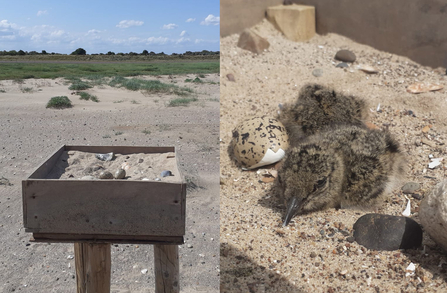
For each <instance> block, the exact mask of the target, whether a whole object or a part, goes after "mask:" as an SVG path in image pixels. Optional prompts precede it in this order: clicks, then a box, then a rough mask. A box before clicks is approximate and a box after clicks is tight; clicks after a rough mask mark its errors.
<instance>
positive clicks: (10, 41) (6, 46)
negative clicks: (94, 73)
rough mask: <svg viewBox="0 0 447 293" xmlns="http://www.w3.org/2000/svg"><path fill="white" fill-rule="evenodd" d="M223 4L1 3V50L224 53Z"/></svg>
mask: <svg viewBox="0 0 447 293" xmlns="http://www.w3.org/2000/svg"><path fill="white" fill-rule="evenodd" d="M219 2H220V1H219V0H184V1H180V0H169V1H160V0H158V1H153V0H146V1H136V0H123V1H110V0H109V1H104V0H99V1H95V0H90V1H85V0H74V1H60V0H58V1H55V0H40V1H20V0H16V1H15V2H14V3H13V4H12V2H11V1H5V0H0V7H1V9H0V51H3V50H6V51H10V50H17V51H18V50H24V51H37V52H41V51H42V50H46V51H47V52H48V53H51V52H56V53H63V54H70V53H71V52H73V51H74V50H76V49H77V48H84V49H85V50H86V51H87V54H92V53H107V52H108V51H113V52H115V53H119V52H123V53H128V52H136V53H141V52H142V51H143V50H148V51H149V52H150V51H154V52H155V53H160V52H164V53H166V54H172V53H184V52H186V51H202V50H209V51H219V50H220V49H219V37H220V34H219V27H220V17H219Z"/></svg>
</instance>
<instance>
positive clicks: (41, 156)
mask: <svg viewBox="0 0 447 293" xmlns="http://www.w3.org/2000/svg"><path fill="white" fill-rule="evenodd" d="M195 77H196V76H195V75H182V76H170V77H169V76H160V77H141V78H146V79H149V78H155V79H158V80H161V81H162V82H166V83H174V84H177V85H180V86H184V85H185V86H188V87H190V88H192V89H193V90H194V91H195V92H196V95H197V98H198V101H197V102H193V103H191V104H190V105H189V106H187V107H167V106H166V105H167V103H168V102H169V101H170V100H171V99H175V98H178V97H177V96H172V95H166V94H155V95H144V94H143V93H141V92H132V91H127V90H124V89H116V88H111V87H108V86H101V87H94V88H93V89H91V90H88V92H89V93H91V94H94V95H96V96H97V97H98V99H99V100H100V102H99V103H94V102H92V101H83V100H80V99H79V96H77V95H71V91H70V90H68V86H69V85H67V84H64V81H63V80H62V79H55V80H32V79H30V80H26V83H25V84H22V85H20V84H17V83H14V82H13V81H1V82H0V90H2V92H0V103H1V107H0V136H1V140H0V177H5V178H7V179H8V180H9V181H10V183H11V184H13V185H12V186H7V185H0V211H1V212H0V233H1V235H2V236H1V237H0V245H1V247H2V249H1V250H0V251H1V252H0V264H1V265H0V292H19V291H20V292H75V290H76V280H75V266H74V261H75V260H74V259H73V255H74V252H73V245H72V244H45V243H30V242H29V239H30V237H31V234H30V233H25V231H24V229H23V220H22V198H21V192H22V191H21V180H23V179H25V178H26V177H27V176H28V175H30V173H31V172H32V171H33V170H34V169H35V168H37V166H39V165H40V164H42V163H43V161H44V160H45V159H46V158H47V157H48V156H49V155H51V154H52V153H53V152H55V151H56V150H57V149H59V148H60V146H61V145H63V144H67V145H129V146H132V145H138V146H175V147H176V151H177V154H178V157H177V160H178V162H179V169H180V172H181V173H182V174H183V176H184V177H185V178H186V180H187V182H189V188H188V192H187V205H186V235H185V241H186V243H185V244H184V245H181V246H180V248H179V251H180V286H181V290H182V292H218V290H219V240H218V239H219V229H218V227H219V183H218V178H219V150H218V145H219V141H218V140H219V116H218V113H219V84H218V83H217V82H218V81H219V75H218V74H210V75H206V77H205V78H204V79H203V80H204V81H205V82H204V83H202V84H192V83H185V82H184V81H185V79H187V78H192V79H194V78H195ZM211 82H213V83H211ZM26 87H32V88H33V91H32V92H31V93H23V92H22V89H23V88H26ZM59 95H66V96H68V97H69V98H70V99H71V100H72V102H73V104H74V107H73V108H70V109H64V110H53V109H46V108H45V105H46V103H47V102H48V101H49V99H50V98H51V97H53V96H59ZM153 267H154V264H153V249H152V246H151V245H132V244H129V245H124V244H123V245H112V292H117V293H118V292H119V293H124V292H154V288H155V285H154V269H153ZM144 269H147V270H148V271H147V273H145V274H144V273H142V270H144Z"/></svg>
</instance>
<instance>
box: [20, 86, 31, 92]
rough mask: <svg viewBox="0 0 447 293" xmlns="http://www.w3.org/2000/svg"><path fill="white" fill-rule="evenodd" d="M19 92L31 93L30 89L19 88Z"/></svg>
mask: <svg viewBox="0 0 447 293" xmlns="http://www.w3.org/2000/svg"><path fill="white" fill-rule="evenodd" d="M20 90H21V91H22V93H32V92H33V88H32V87H22V88H20Z"/></svg>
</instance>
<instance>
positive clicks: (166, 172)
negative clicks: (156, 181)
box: [160, 170, 174, 177]
mask: <svg viewBox="0 0 447 293" xmlns="http://www.w3.org/2000/svg"><path fill="white" fill-rule="evenodd" d="M168 176H174V175H173V174H172V172H171V171H169V170H165V171H162V172H161V174H160V177H168Z"/></svg>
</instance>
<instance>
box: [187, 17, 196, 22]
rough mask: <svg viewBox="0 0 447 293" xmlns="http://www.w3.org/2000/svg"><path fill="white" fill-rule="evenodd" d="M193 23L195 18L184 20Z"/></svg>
mask: <svg viewBox="0 0 447 293" xmlns="http://www.w3.org/2000/svg"><path fill="white" fill-rule="evenodd" d="M194 21H196V19H195V18H188V19H187V20H186V22H194Z"/></svg>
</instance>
